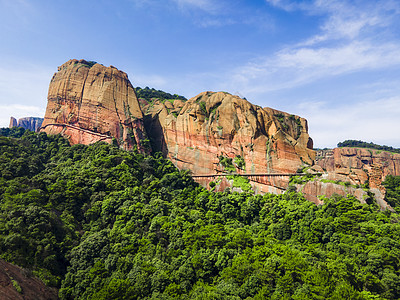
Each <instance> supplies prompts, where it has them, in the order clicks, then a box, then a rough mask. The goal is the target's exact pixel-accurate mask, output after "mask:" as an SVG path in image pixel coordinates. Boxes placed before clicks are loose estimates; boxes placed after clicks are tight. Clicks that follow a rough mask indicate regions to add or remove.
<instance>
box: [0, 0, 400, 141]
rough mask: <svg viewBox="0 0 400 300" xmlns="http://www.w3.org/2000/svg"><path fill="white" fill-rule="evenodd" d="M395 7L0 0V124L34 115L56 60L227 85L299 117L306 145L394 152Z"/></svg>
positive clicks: (193, 91) (145, 80) (209, 0)
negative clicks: (366, 146)
mask: <svg viewBox="0 0 400 300" xmlns="http://www.w3.org/2000/svg"><path fill="white" fill-rule="evenodd" d="M399 14H400V2H399V1H390V0H387V1H384V0H383V1H373V0H370V1H344V0H343V1H342V0H337V1H335V0H332V1H330V0H325V1H323V0H315V1H312V0H310V1H285V0H252V1H244V0H113V1H111V0H108V1H106V0H85V1H78V0H68V1H64V0H57V1H54V0H0V26H1V27H0V28H1V30H0V126H1V127H4V126H8V122H9V117H10V116H14V117H17V118H19V117H25V116H43V115H44V111H45V108H46V103H47V99H46V97H47V89H48V85H49V82H50V79H51V77H52V75H53V73H54V72H55V71H56V70H57V67H58V66H59V65H61V64H63V63H64V62H65V61H67V60H69V59H71V58H77V59H81V58H83V59H87V60H94V61H97V62H99V63H102V64H104V65H106V66H109V65H113V66H115V67H117V68H118V69H120V70H123V71H125V72H126V73H128V76H129V78H130V80H131V82H132V84H133V85H134V86H141V87H144V86H149V87H154V88H156V89H161V90H164V91H167V92H170V93H177V94H182V95H184V96H186V97H187V98H190V97H193V96H195V95H197V94H198V93H200V92H203V91H208V90H211V91H227V92H230V93H232V94H238V95H241V96H243V97H246V98H247V99H248V100H249V101H250V102H252V103H254V104H257V105H261V106H264V107H265V106H268V107H272V108H275V109H279V110H283V111H286V112H289V113H292V114H296V115H300V116H302V117H305V118H306V119H307V120H308V122H309V133H310V135H311V137H312V138H313V140H314V146H315V147H320V148H323V147H335V146H336V144H337V143H338V142H340V141H343V140H345V139H360V140H364V141H368V142H375V143H378V144H385V145H390V146H394V147H400V134H399V129H400V26H399V25H400V17H399Z"/></svg>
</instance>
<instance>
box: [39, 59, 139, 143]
mask: <svg viewBox="0 0 400 300" xmlns="http://www.w3.org/2000/svg"><path fill="white" fill-rule="evenodd" d="M41 131H44V132H47V133H49V134H57V133H61V134H62V135H64V136H65V137H67V138H68V139H69V141H70V142H71V143H72V144H77V143H81V144H90V143H94V142H97V141H106V142H108V143H111V142H112V141H113V138H114V141H115V142H116V143H118V144H119V145H120V146H121V147H122V148H124V149H126V150H130V149H132V148H133V147H134V146H135V145H137V147H138V148H139V150H140V149H142V150H143V142H142V141H143V140H144V139H145V138H146V134H145V129H144V126H143V114H142V111H141V109H140V106H139V103H138V100H137V98H136V94H135V91H134V89H133V87H132V84H131V83H130V81H129V79H128V76H127V74H126V73H124V72H122V71H119V70H118V69H116V68H115V67H113V66H110V67H105V66H103V65H101V64H97V63H94V62H87V61H85V60H79V61H78V60H76V59H72V60H69V61H68V62H66V63H65V64H63V65H62V66H60V67H59V68H58V72H57V73H55V74H54V76H53V78H52V79H51V82H50V86H49V93H48V103H47V108H46V114H45V117H44V122H43V124H42V129H41Z"/></svg>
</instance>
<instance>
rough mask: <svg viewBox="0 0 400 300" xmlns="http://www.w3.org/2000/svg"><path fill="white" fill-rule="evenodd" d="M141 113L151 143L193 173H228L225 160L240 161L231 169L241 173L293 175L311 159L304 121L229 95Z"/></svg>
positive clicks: (207, 96) (202, 96)
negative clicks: (225, 168)
mask: <svg viewBox="0 0 400 300" xmlns="http://www.w3.org/2000/svg"><path fill="white" fill-rule="evenodd" d="M143 111H144V113H145V115H146V129H147V132H148V133H149V136H151V137H153V136H156V139H154V138H153V139H152V142H153V145H155V147H156V148H157V149H158V150H162V151H163V153H164V154H165V155H166V156H167V157H168V158H170V159H171V160H172V161H173V162H174V163H175V165H177V166H178V168H180V169H190V170H192V172H193V174H194V175H200V174H215V173H218V172H223V171H226V170H224V167H223V165H222V164H221V158H223V157H226V158H231V159H232V160H233V161H235V160H240V161H243V164H240V166H239V165H238V164H235V165H236V171H237V172H245V173H274V172H280V173H295V172H296V171H297V169H298V168H299V167H301V166H302V165H303V164H304V163H308V164H312V163H313V160H314V158H315V152H314V151H313V150H312V140H311V138H310V137H309V135H308V132H307V130H308V128H307V121H306V120H305V119H303V118H300V117H298V116H294V115H290V114H287V113H284V112H280V111H277V110H274V109H271V108H262V107H259V106H256V105H253V104H251V103H249V102H248V101H247V100H245V99H242V98H240V97H238V96H233V95H230V94H228V93H224V92H218V93H213V92H204V93H201V94H199V95H198V96H196V97H193V98H191V99H189V100H188V101H186V102H182V101H180V100H175V101H174V102H173V103H171V102H170V101H165V102H164V103H161V102H160V101H156V102H155V103H153V104H150V105H147V106H144V107H143Z"/></svg>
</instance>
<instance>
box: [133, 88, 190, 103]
mask: <svg viewBox="0 0 400 300" xmlns="http://www.w3.org/2000/svg"><path fill="white" fill-rule="evenodd" d="M135 92H136V95H137V97H138V98H140V99H145V100H151V99H152V98H157V99H164V100H168V99H179V100H184V101H186V100H187V99H186V98H185V97H184V96H180V95H177V94H174V95H172V94H170V93H167V92H164V91H161V90H156V89H154V88H149V87H148V86H146V87H145V88H144V89H142V88H140V87H135Z"/></svg>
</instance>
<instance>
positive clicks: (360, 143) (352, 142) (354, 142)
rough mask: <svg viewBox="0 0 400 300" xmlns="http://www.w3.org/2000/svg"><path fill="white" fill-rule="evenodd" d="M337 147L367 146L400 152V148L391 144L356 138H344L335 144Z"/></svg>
mask: <svg viewBox="0 0 400 300" xmlns="http://www.w3.org/2000/svg"><path fill="white" fill-rule="evenodd" d="M337 146H338V147H358V148H369V149H376V150H381V151H388V152H394V153H400V149H398V148H393V147H392V146H381V145H377V144H374V143H368V142H363V141H357V140H345V141H344V142H340V143H338V144H337Z"/></svg>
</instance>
